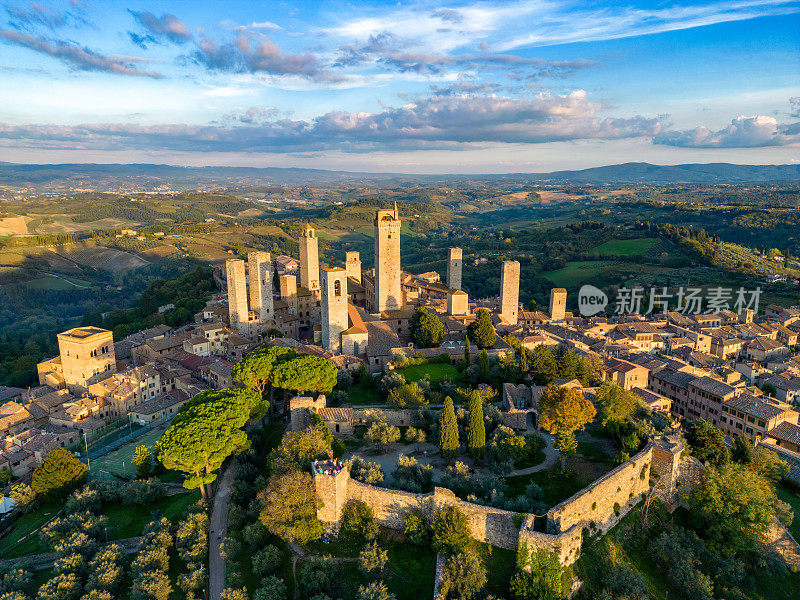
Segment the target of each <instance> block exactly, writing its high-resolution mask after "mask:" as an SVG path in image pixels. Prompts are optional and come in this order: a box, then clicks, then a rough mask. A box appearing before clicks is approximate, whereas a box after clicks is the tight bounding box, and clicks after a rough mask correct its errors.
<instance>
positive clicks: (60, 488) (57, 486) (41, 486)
mask: <svg viewBox="0 0 800 600" xmlns="http://www.w3.org/2000/svg"><path fill="white" fill-rule="evenodd" d="M87 472H88V469H87V467H86V465H84V464H83V463H82V462H81V461H79V460H78V459H77V458H75V457H74V456H73V455H72V453H71V452H69V451H67V450H65V449H64V448H53V449H52V450H51V451H50V452H48V453H47V456H46V457H45V459H44V461H43V462H42V464H41V465H39V466H38V467H36V468H35V469H34V470H33V477H32V480H31V490H32V491H33V494H34V496H35V497H37V498H39V497H41V498H57V497H63V496H66V495H67V494H69V493H71V492H72V491H73V490H74V489H75V488H76V487H78V486H79V485H80V484H81V483H83V481H84V480H85V479H86V473H87Z"/></svg>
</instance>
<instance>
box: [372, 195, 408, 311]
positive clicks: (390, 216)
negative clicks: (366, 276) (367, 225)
mask: <svg viewBox="0 0 800 600" xmlns="http://www.w3.org/2000/svg"><path fill="white" fill-rule="evenodd" d="M374 225H375V307H374V310H375V312H381V311H384V310H397V309H399V308H402V306H403V291H402V289H401V286H400V225H401V223H400V214H399V213H398V212H397V203H395V205H394V209H388V210H387V209H382V210H378V211H377V212H376V213H375V222H374Z"/></svg>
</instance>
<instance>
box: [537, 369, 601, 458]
mask: <svg viewBox="0 0 800 600" xmlns="http://www.w3.org/2000/svg"><path fill="white" fill-rule="evenodd" d="M539 410H540V412H541V414H540V416H539V424H540V425H541V426H542V427H543V428H544V429H546V430H547V431H549V432H550V433H551V434H553V435H554V436H556V441H557V442H559V444H560V446H561V449H560V450H559V452H561V468H562V469H563V468H564V458H565V457H566V456H567V455H568V454H569V453H570V452H572V451H574V448H576V447H577V443H576V442H575V441H574V440H575V432H576V431H578V430H581V429H583V428H584V427H585V426H586V424H587V423H591V421H592V419H594V417H595V415H596V414H597V411H596V410H595V408H594V405H593V404H592V403H591V402H590V401H589V400H587V399H586V398H585V397H584V395H583V394H581V393H580V392H578V391H577V390H575V389H572V388H567V387H558V386H555V385H549V386H547V389H546V390H545V392H544V394H542V397H541V399H540V400H539Z"/></svg>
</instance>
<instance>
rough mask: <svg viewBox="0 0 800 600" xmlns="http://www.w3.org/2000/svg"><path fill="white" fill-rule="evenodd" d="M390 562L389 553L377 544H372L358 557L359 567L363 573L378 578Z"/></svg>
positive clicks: (365, 547)
mask: <svg viewBox="0 0 800 600" xmlns="http://www.w3.org/2000/svg"><path fill="white" fill-rule="evenodd" d="M388 562H389V553H388V552H386V550H383V549H382V548H381V547H380V546H379V545H378V543H377V542H370V543H369V544H367V545H366V546H364V549H363V550H361V552H360V553H359V555H358V566H359V568H360V569H361V571H362V573H365V574H367V575H370V576H373V577H377V576H380V574H381V573H382V572H383V569H384V568H385V567H386V563H388Z"/></svg>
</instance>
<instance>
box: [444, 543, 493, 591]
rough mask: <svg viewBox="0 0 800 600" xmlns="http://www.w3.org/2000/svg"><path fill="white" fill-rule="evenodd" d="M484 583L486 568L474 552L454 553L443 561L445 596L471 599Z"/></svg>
mask: <svg viewBox="0 0 800 600" xmlns="http://www.w3.org/2000/svg"><path fill="white" fill-rule="evenodd" d="M485 585H486V569H485V568H484V566H483V564H482V563H481V561H480V559H479V558H478V557H477V556H475V555H474V554H471V553H470V554H466V553H462V554H454V555H453V556H451V557H449V558H448V559H447V561H446V562H445V563H444V569H443V572H442V587H440V588H439V590H440V592H441V593H442V595H443V596H444V597H446V598H454V599H456V600H472V598H474V597H475V596H476V595H477V594H478V592H480V591H481V590H482V589H483V587H484V586H485Z"/></svg>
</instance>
